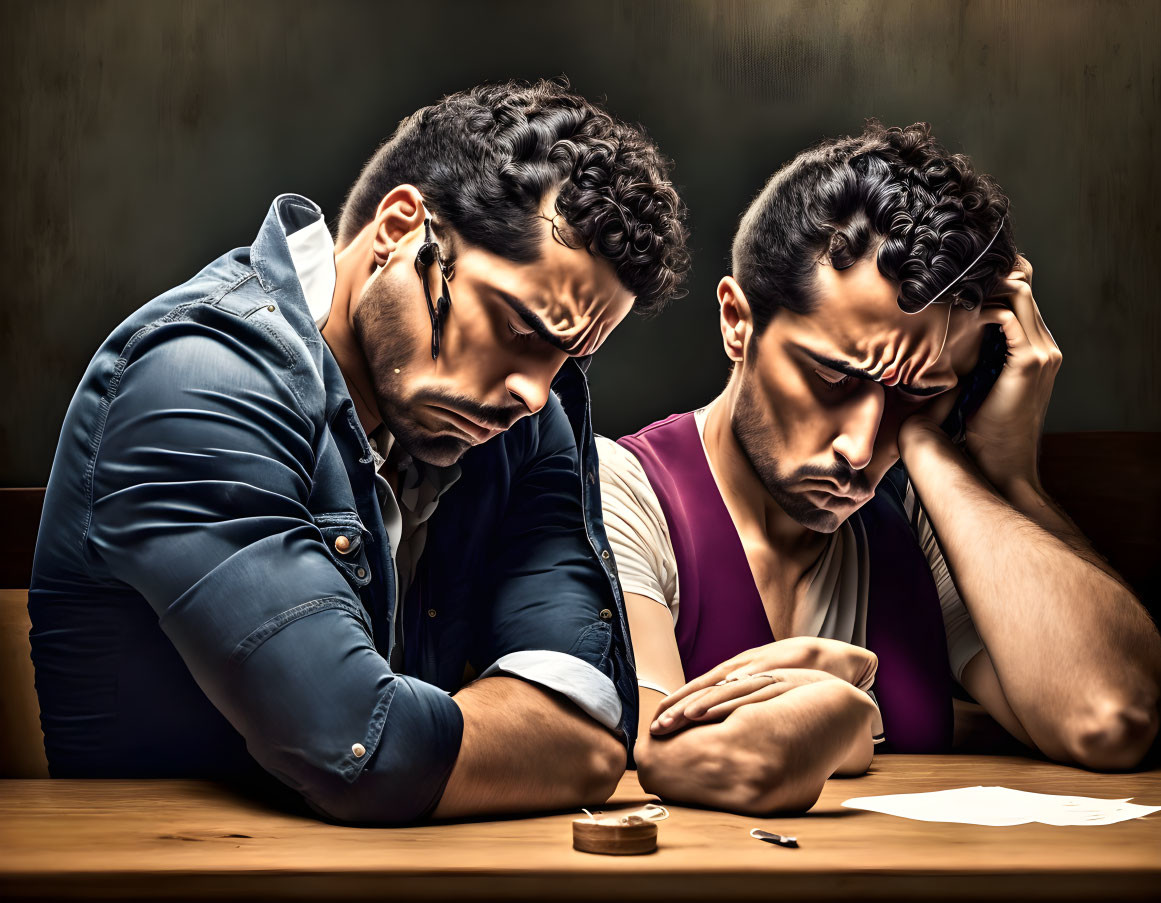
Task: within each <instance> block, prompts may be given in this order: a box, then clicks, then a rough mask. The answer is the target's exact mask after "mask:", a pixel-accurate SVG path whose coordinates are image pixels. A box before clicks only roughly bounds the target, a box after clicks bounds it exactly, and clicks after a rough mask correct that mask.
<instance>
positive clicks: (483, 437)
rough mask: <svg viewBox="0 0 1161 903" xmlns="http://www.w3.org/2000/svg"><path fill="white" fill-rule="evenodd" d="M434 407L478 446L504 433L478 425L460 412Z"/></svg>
mask: <svg viewBox="0 0 1161 903" xmlns="http://www.w3.org/2000/svg"><path fill="white" fill-rule="evenodd" d="M433 407H435V409H436V410H437V411H438V412H439V413H440V414H442V415H443V416H444V419H445V420H447V421H448V422H449V423H450V424H451V425H452V426H453V427H455V428H456V429H457V430H459V431H460V432H461V433H464V434H465V435H466V436H468V438H470V439H471V440H472V441H473V442H474V443H475V444H476V445H480V444H481V443H484V442H487V441H488V440H489V439H491V438H492V437H493V436H496V435H498V434H499V433H501V432H502V430H499V429H496V428H494V427H489V426H484V425H483V424H482V423H477V422H476V421H475V420H472V419H471V418H470V417H465V416H464V415H463V414H461V413H459V412H458V411H453V410H452V409H451V408H445V407H442V406H433Z"/></svg>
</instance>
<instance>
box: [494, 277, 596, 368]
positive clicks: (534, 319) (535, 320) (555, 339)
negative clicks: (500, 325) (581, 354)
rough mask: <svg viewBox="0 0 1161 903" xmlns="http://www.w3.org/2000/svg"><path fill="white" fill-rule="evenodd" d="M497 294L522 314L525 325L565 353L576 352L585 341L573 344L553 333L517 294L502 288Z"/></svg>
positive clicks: (521, 317)
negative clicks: (509, 292)
mask: <svg viewBox="0 0 1161 903" xmlns="http://www.w3.org/2000/svg"><path fill="white" fill-rule="evenodd" d="M496 294H497V295H499V296H500V298H501V299H502V300H503V302H504V303H505V304H507V305H508V306H509V307H510V308H512V309H513V310H514V311H516V313H517V314H518V315H519V316H520V319H521V320H523V321H524V325H525V326H527V327H528V328H529V329H531V330H532V331H533V332H534V333H536V334H537V335H538V336H540V338H542V339H544V341H546V342H548V344H549V345H551V346H552V347H553V348H558V349H560V350H561V351H563V352H564V353H565V354H570V355H571V354H576V353H577V351H579V350H580V347H581V344H583V343H574V344H573V345H569V344H567V343H565V341H564V340H563V339H561V337H560V336H558V335H556V334H555V333H553V332H552V330H550V329H549V328H548V327H547V326H546V325H545V324H544V321H543V320H542V319H540V317H538V316H537V315H536V314H534V313H533V312H532V311H531V310H530V309H529V308H528V306H527V305H526V304H524V302H523V301H521V300H520V299H519V298H517V297H516V296H515V295H510V294H508V293H507V292H505V291H502V290H500V289H497V290H496Z"/></svg>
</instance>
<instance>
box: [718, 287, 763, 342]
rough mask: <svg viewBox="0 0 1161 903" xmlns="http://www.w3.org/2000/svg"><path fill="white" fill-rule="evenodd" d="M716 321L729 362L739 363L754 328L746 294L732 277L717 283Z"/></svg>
mask: <svg viewBox="0 0 1161 903" xmlns="http://www.w3.org/2000/svg"><path fill="white" fill-rule="evenodd" d="M718 309H719V316H718V321H719V325H720V326H721V330H722V347H723V348H725V352H726V357H728V358H729V359H730V360H731V361H735V362H736V361H740V360H741V359H742V356H743V353H744V352H745V349H746V342H747V341H748V340H749V338H750V333H751V331H752V330H753V327H754V321H753V318H752V316H751V313H750V303H749V302H748V301H747V300H746V293H745V292H744V291H742V287H741V286H740V285H738V282H737V280H736V279H734V277H733V276H724V277H723V278H722V281H721V282H719V283H718Z"/></svg>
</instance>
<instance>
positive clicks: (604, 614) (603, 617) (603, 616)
mask: <svg viewBox="0 0 1161 903" xmlns="http://www.w3.org/2000/svg"><path fill="white" fill-rule="evenodd" d="M612 617H613V613H612V612H611V611H609V610H608V609H607V608H602V609H601V620H602V621H608V620H609V619H610V618H612Z"/></svg>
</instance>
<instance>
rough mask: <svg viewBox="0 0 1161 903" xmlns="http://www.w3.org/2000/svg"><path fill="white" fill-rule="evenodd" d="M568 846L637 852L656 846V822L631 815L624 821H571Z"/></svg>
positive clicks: (622, 853)
mask: <svg viewBox="0 0 1161 903" xmlns="http://www.w3.org/2000/svg"><path fill="white" fill-rule="evenodd" d="M572 848H573V849H574V850H580V851H581V852H582V853H604V854H606V855H609V856H637V855H639V854H641V853H652V852H653V851H654V850H656V849H657V823H656V822H654V821H649V820H648V819H644V818H641V817H640V816H637V815H632V816H630V817H629V818H628V820H627V823H621V824H601V823H600V822H592V821H589V820H588V819H578V820H577V821H574V822H573V823H572Z"/></svg>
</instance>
